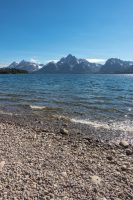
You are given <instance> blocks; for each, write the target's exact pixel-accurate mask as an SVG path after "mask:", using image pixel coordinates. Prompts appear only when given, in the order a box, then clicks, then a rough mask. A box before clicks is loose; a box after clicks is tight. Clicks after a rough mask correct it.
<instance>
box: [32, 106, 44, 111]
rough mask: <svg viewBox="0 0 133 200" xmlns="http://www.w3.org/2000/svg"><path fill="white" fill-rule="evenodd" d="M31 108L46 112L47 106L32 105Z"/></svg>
mask: <svg viewBox="0 0 133 200" xmlns="http://www.w3.org/2000/svg"><path fill="white" fill-rule="evenodd" d="M30 108H31V109H32V110H44V109H46V106H33V105H30Z"/></svg>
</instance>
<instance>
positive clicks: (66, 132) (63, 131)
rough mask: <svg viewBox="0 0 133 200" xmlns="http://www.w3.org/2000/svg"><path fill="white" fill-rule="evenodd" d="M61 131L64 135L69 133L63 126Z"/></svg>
mask: <svg viewBox="0 0 133 200" xmlns="http://www.w3.org/2000/svg"><path fill="white" fill-rule="evenodd" d="M60 133H61V134H63V135H68V130H66V129H65V128H61V129H60Z"/></svg>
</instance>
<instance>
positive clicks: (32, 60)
mask: <svg viewBox="0 0 133 200" xmlns="http://www.w3.org/2000/svg"><path fill="white" fill-rule="evenodd" d="M30 62H33V63H40V62H39V60H37V59H35V58H31V59H30Z"/></svg>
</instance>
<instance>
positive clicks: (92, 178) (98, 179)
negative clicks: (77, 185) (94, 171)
mask: <svg viewBox="0 0 133 200" xmlns="http://www.w3.org/2000/svg"><path fill="white" fill-rule="evenodd" d="M91 181H92V182H93V183H94V184H96V185H100V184H101V181H102V180H101V178H100V177H99V176H91Z"/></svg>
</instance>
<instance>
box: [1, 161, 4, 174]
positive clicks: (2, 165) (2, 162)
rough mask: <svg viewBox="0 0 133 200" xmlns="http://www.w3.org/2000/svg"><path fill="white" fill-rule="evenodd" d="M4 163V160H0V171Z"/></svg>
mask: <svg viewBox="0 0 133 200" xmlns="http://www.w3.org/2000/svg"><path fill="white" fill-rule="evenodd" d="M4 165H5V161H1V162H0V172H2V169H3V167H4Z"/></svg>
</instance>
